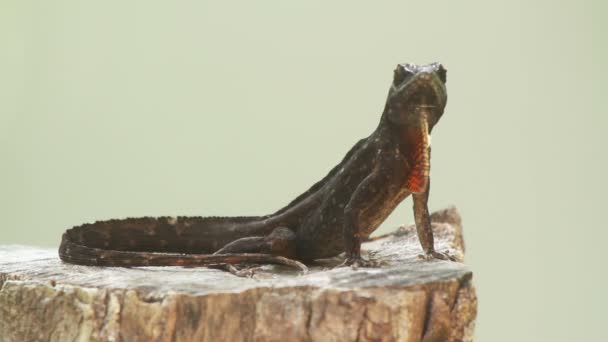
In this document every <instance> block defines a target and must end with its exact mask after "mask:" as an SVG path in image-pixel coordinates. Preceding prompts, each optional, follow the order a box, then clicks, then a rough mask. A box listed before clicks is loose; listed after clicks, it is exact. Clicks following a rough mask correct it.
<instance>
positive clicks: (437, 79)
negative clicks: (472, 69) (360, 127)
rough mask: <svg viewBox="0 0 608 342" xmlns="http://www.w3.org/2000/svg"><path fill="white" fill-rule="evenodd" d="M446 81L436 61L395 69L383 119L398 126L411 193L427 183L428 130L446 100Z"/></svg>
mask: <svg viewBox="0 0 608 342" xmlns="http://www.w3.org/2000/svg"><path fill="white" fill-rule="evenodd" d="M445 82H446V70H445V68H444V67H443V66H442V65H441V64H439V63H432V64H427V65H414V64H399V65H397V68H396V69H395V76H394V78H393V83H392V84H391V89H390V90H389V93H388V99H387V100H386V108H385V111H384V115H385V118H383V119H386V121H388V122H389V125H390V126H393V127H396V128H397V129H398V131H399V132H400V134H399V136H400V139H401V142H402V144H404V145H405V146H407V147H406V148H407V149H408V151H409V152H408V159H409V165H410V170H409V175H408V177H407V181H406V187H407V189H409V190H410V191H411V192H412V193H421V192H423V191H425V189H426V188H427V186H428V176H429V165H430V155H429V151H430V133H431V130H432V129H433V126H435V124H436V123H437V121H439V118H440V117H441V115H442V114H443V110H444V108H445V104H446V102H447V93H446V88H445ZM383 121H384V120H383Z"/></svg>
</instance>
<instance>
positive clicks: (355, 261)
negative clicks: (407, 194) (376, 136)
mask: <svg viewBox="0 0 608 342" xmlns="http://www.w3.org/2000/svg"><path fill="white" fill-rule="evenodd" d="M375 164H376V166H375V167H374V169H373V170H372V172H371V173H370V174H369V175H368V176H367V177H365V178H364V179H363V181H362V182H361V183H360V184H359V185H358V186H357V189H356V190H355V191H354V192H353V194H352V196H351V199H350V201H349V203H348V204H347V205H346V207H345V209H344V227H343V238H344V248H345V252H346V260H345V261H344V263H343V264H342V265H341V266H353V267H355V268H356V267H358V266H363V267H365V266H376V264H375V263H373V262H370V261H369V260H365V259H363V258H362V257H361V240H362V239H365V238H367V235H368V234H369V233H370V232H368V231H366V228H368V227H365V226H363V220H362V218H363V217H362V215H363V214H365V212H366V210H367V209H368V208H377V207H378V206H379V205H381V203H383V197H384V196H386V191H387V188H389V187H390V184H398V183H399V182H400V181H401V179H403V177H404V172H403V160H402V158H401V157H400V156H399V155H398V154H396V153H389V152H383V153H379V154H378V156H377V159H376V161H375Z"/></svg>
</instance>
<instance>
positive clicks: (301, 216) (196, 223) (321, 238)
mask: <svg viewBox="0 0 608 342" xmlns="http://www.w3.org/2000/svg"><path fill="white" fill-rule="evenodd" d="M445 81H446V71H445V69H444V68H443V66H441V65H440V64H438V63H433V64H429V65H420V66H418V65H412V64H399V65H398V66H397V68H396V69H395V74H394V79H393V83H392V84H391V87H390V90H389V94H388V98H387V101H386V105H385V108H384V112H383V114H382V117H381V119H380V123H379V125H378V127H377V128H376V129H375V130H374V131H373V132H372V134H371V135H370V136H368V137H367V138H364V139H361V140H360V141H359V142H357V143H356V144H355V146H353V147H352V148H351V150H350V151H349V152H348V153H347V154H346V156H345V157H344V159H343V160H342V161H341V162H340V163H339V164H338V165H337V166H335V167H334V168H333V169H332V170H331V171H330V172H329V173H328V175H327V176H325V178H323V179H322V180H321V181H319V182H317V183H316V184H314V185H313V186H312V187H311V188H310V189H309V190H308V191H306V192H305V193H303V194H302V195H300V196H298V197H297V198H296V199H295V200H293V201H292V202H291V203H289V204H288V205H287V206H286V207H284V208H283V209H281V210H279V211H277V212H276V213H274V214H271V215H266V216H257V217H234V218H231V217H209V218H202V217H177V218H170V217H161V218H139V219H125V220H110V221H102V222H96V223H94V224H85V225H82V226H79V227H75V228H72V229H70V230H68V231H66V232H65V233H64V235H63V239H62V243H61V246H60V249H59V255H60V257H61V258H62V260H64V261H66V262H70V263H77V264H84V265H106V266H146V265H157V266H158V265H189V266H192V265H216V264H221V263H259V262H271V263H282V264H289V262H288V261H285V260H288V259H285V258H291V259H297V260H300V261H310V260H314V259H320V258H327V257H333V256H336V255H338V254H340V253H342V252H346V260H345V262H344V265H352V266H355V267H356V266H367V265H370V263H369V262H368V261H366V260H364V259H362V258H361V242H362V241H363V240H365V239H366V238H367V237H369V235H370V234H371V233H372V232H373V231H374V230H376V229H377V228H378V226H379V225H380V224H381V223H382V221H384V220H385V219H386V217H387V216H388V215H389V214H390V213H391V212H392V211H393V210H394V209H395V207H396V206H397V205H398V204H399V203H400V202H401V201H402V200H404V199H405V198H406V197H407V196H409V195H412V196H413V200H414V201H413V202H414V216H415V221H416V226H417V232H418V237H419V239H420V243H421V245H422V249H423V251H424V258H426V259H431V258H439V259H447V258H449V257H448V256H447V255H445V254H441V253H438V252H436V251H435V249H434V244H433V233H432V230H431V224H430V218H429V212H428V206H427V202H428V195H429V188H430V176H429V170H430V146H429V144H430V140H429V139H430V133H431V131H432V129H433V127H434V126H435V124H436V123H437V122H438V121H439V118H440V117H441V115H442V114H443V111H444V108H445V105H446V101H447V93H446V88H445ZM252 253H253V254H252ZM280 257H283V258H280ZM300 265H301V264H300Z"/></svg>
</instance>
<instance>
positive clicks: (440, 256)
mask: <svg viewBox="0 0 608 342" xmlns="http://www.w3.org/2000/svg"><path fill="white" fill-rule="evenodd" d="M418 258H419V259H422V260H426V261H430V260H450V261H456V258H455V257H454V256H452V255H450V254H449V253H447V252H446V253H440V252H436V251H432V252H430V253H426V254H420V255H418Z"/></svg>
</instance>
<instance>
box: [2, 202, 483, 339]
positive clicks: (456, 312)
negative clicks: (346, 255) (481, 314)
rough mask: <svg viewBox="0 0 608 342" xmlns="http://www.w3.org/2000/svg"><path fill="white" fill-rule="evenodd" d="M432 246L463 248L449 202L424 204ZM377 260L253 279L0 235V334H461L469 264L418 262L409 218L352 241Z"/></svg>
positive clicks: (467, 331) (468, 316) (465, 329)
mask: <svg viewBox="0 0 608 342" xmlns="http://www.w3.org/2000/svg"><path fill="white" fill-rule="evenodd" d="M432 219H433V221H434V223H433V230H434V233H435V237H436V241H435V244H436V247H437V249H438V250H439V251H442V252H443V251H449V252H450V253H451V254H452V255H454V256H456V257H457V259H458V260H461V261H462V259H463V256H464V245H463V238H462V228H461V222H460V217H459V216H458V213H457V212H456V210H455V209H453V208H450V209H446V210H443V211H440V212H437V213H434V214H433V215H432ZM364 253H366V254H367V257H369V258H371V259H373V260H376V261H378V262H381V263H382V264H383V266H382V267H380V268H369V269H358V270H352V269H350V268H339V269H332V267H333V266H335V265H337V264H338V263H339V261H340V260H337V259H332V260H324V261H323V262H319V263H318V264H316V265H311V272H310V273H309V274H306V275H300V274H298V272H297V271H295V270H293V269H290V268H285V267H281V266H264V267H262V268H261V269H259V270H258V271H257V272H256V274H255V276H254V278H239V277H235V276H233V275H232V274H230V273H227V272H223V271H219V270H211V269H205V268H180V267H145V268H143V267H142V268H131V269H127V268H102V267H86V266H76V265H69V264H64V263H62V262H61V261H60V260H59V258H58V257H57V252H56V250H54V249H42V248H34V247H25V246H0V340H1V341H40V340H44V341H66V340H70V341H71V340H76V341H91V340H92V341H100V340H101V341H151V340H159V341H190V340H195V341H370V340H373V341H470V340H472V338H473V328H474V321H475V315H476V311H477V300H476V297H475V290H474V288H473V285H472V282H471V276H472V273H471V271H470V270H469V269H468V268H467V267H466V266H465V265H464V264H462V263H456V262H447V261H421V260H419V259H418V257H417V256H418V254H419V253H421V249H420V246H419V243H418V240H417V237H416V233H415V227H413V226H407V227H401V228H399V229H398V230H397V231H396V232H395V233H393V234H390V235H388V236H386V237H382V238H380V239H377V240H375V241H372V242H368V243H366V244H364Z"/></svg>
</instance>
